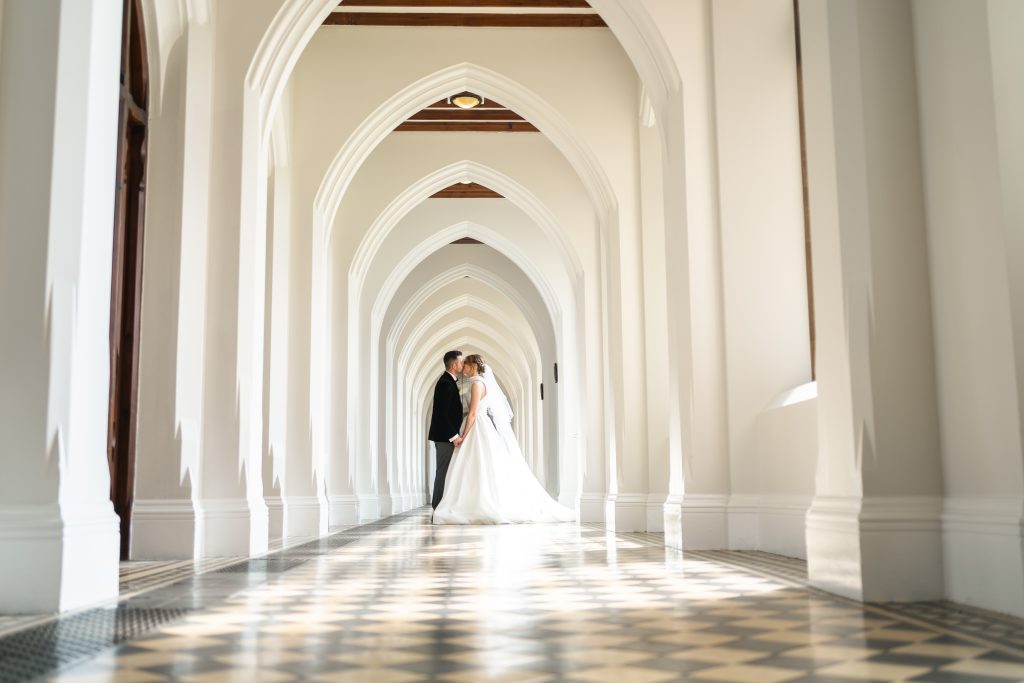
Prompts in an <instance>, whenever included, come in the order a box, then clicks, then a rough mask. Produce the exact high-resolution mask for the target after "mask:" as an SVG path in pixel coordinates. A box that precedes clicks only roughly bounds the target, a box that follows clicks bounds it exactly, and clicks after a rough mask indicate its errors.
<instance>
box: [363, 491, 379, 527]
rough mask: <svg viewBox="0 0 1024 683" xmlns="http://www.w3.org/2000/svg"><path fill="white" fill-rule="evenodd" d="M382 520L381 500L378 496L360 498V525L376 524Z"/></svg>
mask: <svg viewBox="0 0 1024 683" xmlns="http://www.w3.org/2000/svg"><path fill="white" fill-rule="evenodd" d="M378 519H380V500H379V499H378V498H377V496H374V495H366V496H362V495H361V496H359V523H360V524H363V523H366V522H376V521H377V520H378Z"/></svg>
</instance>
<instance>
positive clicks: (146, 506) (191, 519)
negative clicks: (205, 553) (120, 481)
mask: <svg viewBox="0 0 1024 683" xmlns="http://www.w3.org/2000/svg"><path fill="white" fill-rule="evenodd" d="M196 521H197V516H196V510H195V505H194V504H193V503H192V501H191V500H190V499H188V498H184V499H181V498H177V499H160V500H154V499H148V500H136V501H135V502H134V504H133V505H132V547H131V558H132V559H133V560H191V559H192V558H194V557H195V556H196Z"/></svg>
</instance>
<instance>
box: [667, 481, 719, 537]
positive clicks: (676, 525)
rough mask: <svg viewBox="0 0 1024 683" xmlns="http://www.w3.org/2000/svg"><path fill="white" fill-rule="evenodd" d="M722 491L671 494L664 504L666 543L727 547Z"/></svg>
mask: <svg viewBox="0 0 1024 683" xmlns="http://www.w3.org/2000/svg"><path fill="white" fill-rule="evenodd" d="M728 504H729V497H728V496H726V495H722V494H708V493H688V494H682V495H679V494H671V495H669V496H668V498H667V500H666V501H665V504H664V514H665V517H664V519H665V544H666V545H667V546H668V547H670V548H681V549H684V550H721V549H722V548H726V547H728V539H729V534H728V521H727V518H726V510H727V507H728Z"/></svg>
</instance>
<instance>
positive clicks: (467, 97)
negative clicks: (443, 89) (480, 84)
mask: <svg viewBox="0 0 1024 683" xmlns="http://www.w3.org/2000/svg"><path fill="white" fill-rule="evenodd" d="M485 101H486V100H484V98H482V97H480V96H479V95H474V94H473V93H471V92H468V91H467V92H460V93H459V94H458V95H452V96H451V97H449V98H448V104H454V105H455V106H456V107H458V108H459V109H472V108H473V107H479V106H480V105H481V104H483V103H484V102H485Z"/></svg>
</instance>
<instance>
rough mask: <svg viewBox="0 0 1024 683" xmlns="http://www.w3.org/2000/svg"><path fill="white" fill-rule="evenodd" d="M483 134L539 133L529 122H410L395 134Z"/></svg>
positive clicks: (396, 129)
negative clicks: (468, 132)
mask: <svg viewBox="0 0 1024 683" xmlns="http://www.w3.org/2000/svg"><path fill="white" fill-rule="evenodd" d="M462 131H471V132H481V133H537V132H539V131H538V130H537V128H536V127H535V126H534V125H533V124H532V123H529V122H523V123H499V122H497V121H494V122H487V121H482V122H465V123H452V122H444V121H426V122H420V123H409V122H408V121H406V122H404V123H400V124H398V126H397V127H395V132H399V133H407V132H420V133H442V132H443V133H448V132H462Z"/></svg>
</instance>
